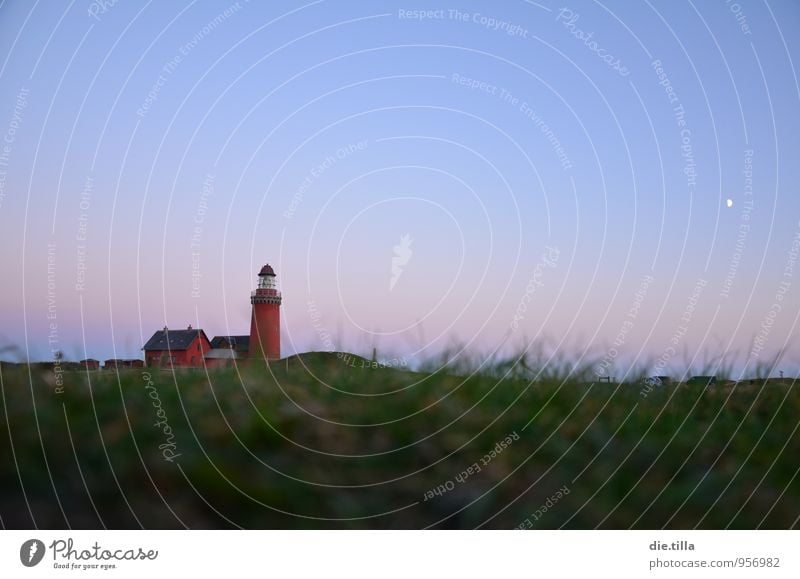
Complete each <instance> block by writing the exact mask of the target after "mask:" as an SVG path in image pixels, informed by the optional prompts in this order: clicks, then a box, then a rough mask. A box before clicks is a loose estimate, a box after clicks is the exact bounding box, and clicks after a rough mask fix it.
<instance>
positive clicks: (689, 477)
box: [0, 353, 800, 529]
mask: <svg viewBox="0 0 800 579" xmlns="http://www.w3.org/2000/svg"><path fill="white" fill-rule="evenodd" d="M362 360H363V359H361V358H352V359H349V361H350V362H352V363H343V361H342V359H341V358H337V356H336V355H334V354H326V353H316V354H306V355H303V356H300V357H293V358H291V359H289V362H288V365H287V363H286V361H280V362H277V363H274V364H273V365H271V366H270V367H268V368H267V367H264V365H263V364H262V365H251V366H242V367H239V368H232V369H220V370H214V371H208V372H207V373H206V372H205V371H198V370H181V371H177V372H175V373H173V372H171V371H166V370H150V371H148V370H147V369H143V370H142V369H132V370H125V371H120V372H119V373H117V372H114V371H111V372H107V371H103V372H90V373H87V372H82V371H69V372H65V373H64V374H63V375H62V376H61V378H60V379H59V380H62V379H63V393H58V392H57V390H56V389H57V384H56V377H55V376H54V374H53V372H52V370H48V369H47V368H42V367H34V366H25V365H19V366H9V365H5V364H3V365H2V366H0V388H1V389H2V397H0V404H1V405H2V411H0V421H2V422H3V423H4V425H5V424H6V423H7V426H8V427H7V428H2V429H1V430H2V434H0V457H2V460H0V488H2V491H3V492H2V494H0V517H2V524H3V526H4V527H8V528H31V527H34V526H36V527H45V528H64V527H72V528H102V527H108V528H131V527H133V528H138V527H140V526H141V527H145V528H184V527H190V528H235V527H244V528H421V527H434V528H474V527H478V526H481V527H483V528H505V529H511V528H515V527H518V526H520V525H523V526H527V527H532V528H543V529H545V528H576V529H585V528H595V527H599V528H614V529H619V528H623V529H627V528H648V529H649V528H662V527H666V528H676V529H684V528H694V527H697V528H713V529H718V528H741V529H752V528H790V527H792V526H797V522H798V516H800V479H798V477H797V474H798V469H800V463H798V461H797V457H798V456H800V432H798V416H800V395H799V394H798V388H797V384H796V382H795V381H793V380H788V379H787V380H786V382H785V383H780V382H776V381H771V380H758V381H755V382H754V383H753V384H750V383H749V382H748V383H740V384H738V385H732V384H724V383H720V384H718V385H717V386H713V387H708V388H702V387H700V388H696V387H695V388H693V387H687V386H686V385H679V384H676V385H670V386H666V387H661V388H658V389H655V390H653V391H651V392H649V393H648V392H644V391H643V390H642V386H641V385H636V384H607V383H602V384H600V383H591V382H585V381H583V380H584V379H585V375H586V372H585V371H580V372H578V371H572V370H573V369H570V368H569V367H568V366H564V364H565V362H564V361H561V362H560V364H561V366H560V367H558V368H549V369H546V370H547V371H546V372H544V373H543V372H539V374H538V375H539V379H537V380H536V381H532V380H531V374H530V372H532V371H533V368H532V366H533V365H534V364H533V363H532V362H531V363H530V366H531V367H529V368H527V369H525V370H524V371H523V370H520V366H521V364H522V362H521V361H520V362H518V363H516V364H515V363H514V361H512V360H505V361H495V362H493V364H492V366H491V367H489V368H482V369H481V371H480V372H479V373H472V374H470V373H469V372H464V371H463V370H464V369H465V368H463V367H462V368H460V369H459V368H455V369H454V367H453V366H452V365H451V366H448V367H444V368H442V367H429V368H427V369H426V370H425V371H418V372H410V371H406V370H403V369H398V368H390V367H379V368H372V367H369V364H368V363H367V364H366V366H367V367H364V368H362V367H360V366H361V361H362ZM542 369H543V368H539V370H542ZM576 376H577V377H578V378H575V377H576ZM579 379H580V380H582V381H580V382H579V381H577V380H579ZM643 394H646V396H644V395H643ZM159 409H160V410H159ZM166 427H168V429H167V428H166ZM512 434H513V435H515V438H516V439H512V441H511V442H510V443H507V444H506V446H505V447H503V446H502V445H500V446H498V444H499V443H500V442H501V441H506V440H507V437H509V436H511V435H512ZM498 448H500V451H499V452H498V451H497V449H498ZM167 450H169V451H170V452H171V453H172V454H170V452H167ZM165 456H166V457H168V458H169V457H172V459H171V460H167V459H165ZM487 458H488V460H487ZM476 463H477V464H478V466H480V467H481V468H480V471H479V472H477V471H475V472H473V473H471V474H466V475H465V473H466V472H467V469H468V468H469V467H470V466H472V465H474V464H476ZM565 485H566V486H567V487H568V489H569V494H566V495H564V496H563V497H561V498H559V500H558V501H557V503H556V504H554V505H553V506H552V507H551V508H548V509H547V511H546V512H545V513H542V512H541V509H540V507H541V506H542V505H544V504H545V503H546V501H548V498H549V497H551V496H553V495H554V493H556V492H557V491H558V490H559V489H561V488H563V487H564V486H565ZM537 511H539V513H538V515H536V517H534V513H536V512H537ZM526 521H527V523H526Z"/></svg>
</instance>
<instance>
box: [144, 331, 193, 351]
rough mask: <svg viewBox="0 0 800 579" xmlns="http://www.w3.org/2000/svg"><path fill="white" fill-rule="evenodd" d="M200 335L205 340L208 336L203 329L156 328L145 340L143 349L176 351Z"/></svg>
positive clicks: (185, 346) (187, 345)
mask: <svg viewBox="0 0 800 579" xmlns="http://www.w3.org/2000/svg"><path fill="white" fill-rule="evenodd" d="M198 335H202V337H203V338H205V340H206V341H208V337H207V336H206V333H205V332H204V331H203V330H168V329H164V330H158V331H157V332H156V333H155V334H153V337H152V338H150V339H149V340H147V343H146V344H145V345H144V348H142V349H143V350H170V351H178V350H185V349H186V348H188V347H189V346H190V345H191V343H192V342H193V341H194V339H195V338H196V337H197V336H198Z"/></svg>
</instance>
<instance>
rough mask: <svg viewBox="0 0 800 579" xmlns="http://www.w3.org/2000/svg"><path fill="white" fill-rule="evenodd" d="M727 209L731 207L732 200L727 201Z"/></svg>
mask: <svg viewBox="0 0 800 579" xmlns="http://www.w3.org/2000/svg"><path fill="white" fill-rule="evenodd" d="M727 203H728V207H733V199H728V201H727Z"/></svg>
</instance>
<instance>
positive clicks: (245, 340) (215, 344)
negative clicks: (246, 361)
mask: <svg viewBox="0 0 800 579" xmlns="http://www.w3.org/2000/svg"><path fill="white" fill-rule="evenodd" d="M223 341H225V342H228V344H230V345H231V346H233V348H234V349H235V350H240V351H243V350H248V349H250V336H249V335H247V336H214V339H213V340H211V347H212V348H221V347H222V342H223Z"/></svg>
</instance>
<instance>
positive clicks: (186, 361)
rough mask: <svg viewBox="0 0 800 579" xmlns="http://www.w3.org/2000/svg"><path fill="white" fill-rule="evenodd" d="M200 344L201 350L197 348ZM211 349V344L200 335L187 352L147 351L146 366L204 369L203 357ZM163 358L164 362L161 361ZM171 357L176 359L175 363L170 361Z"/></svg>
mask: <svg viewBox="0 0 800 579" xmlns="http://www.w3.org/2000/svg"><path fill="white" fill-rule="evenodd" d="M198 344H199V346H200V349H199V350H198V348H197V346H198ZM210 349H211V344H210V343H209V341H208V340H207V339H205V338H204V337H203V334H199V335H198V336H197V337H196V338H195V339H194V340H192V343H191V344H189V347H188V348H187V349H185V350H172V352H170V351H169V350H147V351H146V352H145V365H146V366H149V367H151V368H152V367H157V366H164V367H169V366H170V365H174V366H184V367H189V368H202V367H203V356H205V354H206V352H208V351H209V350H210ZM162 356H163V360H164V361H163V362H162V361H161V357H162ZM171 356H174V357H175V362H172V361H171V360H170V357H171ZM153 358H155V360H153ZM192 358H194V359H192Z"/></svg>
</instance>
